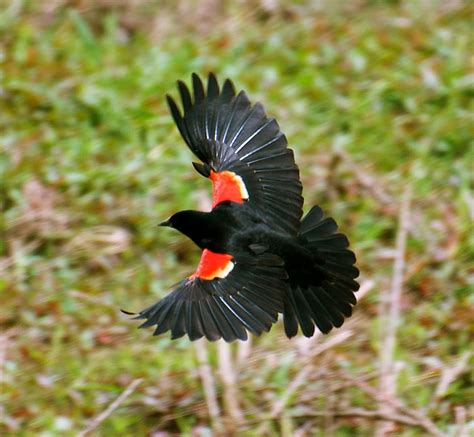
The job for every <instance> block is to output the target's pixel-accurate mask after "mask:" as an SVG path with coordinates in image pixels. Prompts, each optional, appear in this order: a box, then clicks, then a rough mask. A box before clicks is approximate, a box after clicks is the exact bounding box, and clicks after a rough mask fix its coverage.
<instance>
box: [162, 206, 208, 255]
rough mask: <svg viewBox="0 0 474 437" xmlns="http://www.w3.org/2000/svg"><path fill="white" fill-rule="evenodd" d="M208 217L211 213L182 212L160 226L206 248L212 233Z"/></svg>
mask: <svg viewBox="0 0 474 437" xmlns="http://www.w3.org/2000/svg"><path fill="white" fill-rule="evenodd" d="M208 215H209V213H206V212H200V211H180V212H177V213H176V214H173V215H172V216H171V217H170V218H169V219H168V220H165V221H164V222H161V223H160V226H167V227H170V228H174V229H176V230H178V231H179V232H181V233H183V234H184V235H186V236H187V237H189V238H190V239H191V240H193V241H194V242H195V243H196V244H197V245H198V246H199V247H201V248H204V247H205V246H206V241H208V238H209V235H208V234H209V231H210V222H209V217H208Z"/></svg>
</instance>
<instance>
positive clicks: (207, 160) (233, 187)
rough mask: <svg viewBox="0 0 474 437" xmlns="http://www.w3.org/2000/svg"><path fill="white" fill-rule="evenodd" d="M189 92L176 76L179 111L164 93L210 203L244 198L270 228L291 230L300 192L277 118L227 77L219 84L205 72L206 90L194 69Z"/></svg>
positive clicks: (298, 215) (297, 224) (293, 231)
mask: <svg viewBox="0 0 474 437" xmlns="http://www.w3.org/2000/svg"><path fill="white" fill-rule="evenodd" d="M192 82H193V96H192V95H191V92H190V91H189V90H188V88H187V87H186V85H185V84H184V83H183V82H181V81H178V88H179V92H180V95H181V101H182V106H183V113H181V111H180V109H179V108H178V105H177V104H176V103H175V101H174V100H173V99H172V98H171V97H170V96H167V99H168V104H169V107H170V110H171V114H172V115H173V118H174V121H175V122H176V125H177V126H178V129H179V131H180V133H181V135H182V137H183V138H184V140H185V141H186V143H187V144H188V146H189V148H190V149H191V150H192V151H193V153H194V154H195V155H196V156H197V157H198V158H199V159H201V161H202V162H203V163H204V164H195V167H196V169H197V170H198V171H199V172H200V173H201V174H203V175H204V176H206V177H209V178H210V179H211V180H212V182H213V196H212V197H213V202H212V203H213V206H215V205H217V204H218V203H219V202H222V201H225V200H231V201H234V202H240V203H241V202H244V201H248V202H249V205H250V206H251V207H252V208H253V209H254V210H255V211H257V213H258V214H259V216H260V217H262V219H263V220H264V221H265V222H266V223H267V224H268V225H270V226H271V227H272V228H273V229H274V230H277V231H280V232H284V233H288V234H290V235H295V236H296V234H297V233H298V230H299V227H300V219H301V215H302V205H303V197H302V196H301V191H302V186H301V182H300V180H299V170H298V167H297V166H296V164H295V160H294V157H293V151H292V150H291V149H289V148H288V147H287V146H288V143H287V141H286V138H285V135H284V134H283V133H282V132H281V131H280V129H279V127H278V123H277V122H276V121H275V120H274V119H273V118H268V117H267V115H266V114H265V110H264V109H263V106H262V105H261V104H259V103H257V104H255V105H253V106H252V105H251V104H250V102H249V99H248V98H247V95H246V94H245V92H243V91H241V92H240V93H238V94H237V95H236V93H235V90H234V86H233V84H232V82H231V81H230V80H229V79H227V80H226V81H225V82H224V85H223V87H222V90H220V88H219V85H218V83H217V80H216V77H215V76H214V75H213V74H212V73H211V74H210V75H209V77H208V82H207V91H205V89H204V86H203V83H202V81H201V79H200V78H199V77H198V76H197V75H196V74H193V76H192Z"/></svg>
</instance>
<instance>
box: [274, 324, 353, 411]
mask: <svg viewBox="0 0 474 437" xmlns="http://www.w3.org/2000/svg"><path fill="white" fill-rule="evenodd" d="M350 336H352V331H348V330H344V331H339V332H338V333H337V334H335V335H334V336H332V337H330V338H329V339H328V340H327V341H325V342H324V343H322V344H319V345H318V346H316V347H315V348H314V349H313V350H312V352H311V355H310V356H309V357H308V358H307V359H306V363H305V365H304V366H303V368H302V369H301V370H300V371H299V372H298V374H297V375H296V376H295V378H294V379H293V381H292V382H291V384H290V385H289V386H288V388H287V389H286V390H285V392H284V393H283V394H282V395H281V396H280V399H279V400H278V401H277V402H276V403H275V405H274V406H273V408H272V410H271V412H270V414H269V416H270V418H272V419H273V418H275V417H278V416H279V415H280V413H281V412H282V411H283V409H284V408H285V407H286V406H287V404H288V401H289V399H290V398H291V396H293V394H294V393H295V392H296V391H297V390H298V389H299V388H300V387H301V386H302V385H303V384H304V382H305V381H306V380H307V378H308V376H309V375H310V374H311V373H312V372H313V370H314V369H313V358H314V357H316V356H317V355H319V354H321V353H322V352H324V351H326V350H328V349H330V348H332V347H334V346H335V345H337V344H339V343H342V342H343V341H345V340H346V339H348V338H349V337H350Z"/></svg>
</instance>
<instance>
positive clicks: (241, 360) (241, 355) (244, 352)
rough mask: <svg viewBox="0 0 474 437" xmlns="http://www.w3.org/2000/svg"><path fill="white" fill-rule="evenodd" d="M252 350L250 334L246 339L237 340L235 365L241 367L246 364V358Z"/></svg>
mask: <svg viewBox="0 0 474 437" xmlns="http://www.w3.org/2000/svg"><path fill="white" fill-rule="evenodd" d="M251 352H252V336H249V338H248V340H247V341H239V343H238V344H237V366H238V367H239V368H241V367H242V366H245V365H246V362H247V359H248V358H249V356H250V353H251Z"/></svg>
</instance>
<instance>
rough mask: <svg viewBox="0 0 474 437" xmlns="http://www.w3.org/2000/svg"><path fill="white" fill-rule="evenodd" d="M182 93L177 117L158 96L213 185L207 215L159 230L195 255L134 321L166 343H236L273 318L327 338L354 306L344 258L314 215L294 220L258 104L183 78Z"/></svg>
mask: <svg viewBox="0 0 474 437" xmlns="http://www.w3.org/2000/svg"><path fill="white" fill-rule="evenodd" d="M192 89H193V92H192V93H191V92H190V91H189V89H188V88H187V86H186V85H185V84H184V83H183V82H181V81H179V82H178V90H179V94H180V97H181V104H182V105H181V106H182V112H181V110H180V109H179V106H178V104H176V102H175V101H174V100H173V98H171V97H170V96H167V100H168V105H169V107H170V110H171V114H172V116H173V119H174V121H175V123H176V125H177V127H178V129H179V131H180V133H181V135H182V137H183V139H184V140H185V142H186V143H187V145H188V146H189V148H190V149H191V150H192V151H193V153H194V154H195V155H196V156H197V157H198V158H199V159H200V160H201V161H202V164H201V163H194V166H195V168H196V170H197V171H198V172H199V173H200V174H201V175H203V176H204V177H209V178H210V179H211V180H212V181H213V183H214V185H213V209H212V210H211V211H210V212H207V213H205V212H198V211H182V212H179V213H176V214H174V215H173V216H172V217H171V218H170V219H169V220H167V221H166V222H164V223H163V225H166V226H170V227H173V228H175V229H177V230H179V231H181V232H182V233H184V234H185V235H187V236H188V237H189V238H191V239H192V240H193V241H194V242H195V243H196V244H197V245H198V246H199V247H200V248H201V249H203V255H202V258H201V262H200V264H199V266H198V269H197V270H196V272H195V273H194V274H193V275H191V276H189V277H188V278H186V279H184V280H183V281H181V282H180V283H179V284H178V285H177V286H176V287H175V288H174V290H173V291H172V292H171V293H170V294H168V295H167V296H166V297H165V298H163V299H161V300H160V301H158V302H157V303H155V304H154V305H152V306H150V307H149V308H147V309H145V310H143V311H141V312H140V313H139V314H138V316H137V317H136V318H139V319H145V322H144V323H143V324H142V325H141V326H142V327H148V326H155V331H154V334H162V333H164V332H166V331H171V336H172V338H178V337H181V336H183V335H186V334H187V335H188V336H189V338H190V339H191V340H195V339H198V338H201V337H206V338H207V339H209V340H217V339H219V338H223V339H224V340H225V341H233V340H236V339H240V340H246V339H247V335H248V334H247V332H251V333H253V334H255V335H260V334H261V333H262V332H263V331H268V330H269V329H270V328H271V326H272V324H274V323H275V322H276V321H277V318H278V314H279V313H282V314H283V320H284V328H285V333H286V335H287V336H288V337H292V336H294V335H296V334H297V332H298V327H300V328H301V330H302V332H303V334H304V335H305V336H308V337H310V336H312V335H313V334H314V331H315V326H316V327H317V328H318V329H319V330H320V331H322V332H324V333H327V332H329V331H330V330H331V329H332V328H333V327H339V326H341V325H342V323H343V322H344V318H345V317H349V316H350V315H351V314H352V307H353V305H355V304H356V298H355V296H354V291H356V290H357V289H358V287H359V285H358V283H357V281H356V280H355V279H356V278H357V276H358V274H359V272H358V269H357V268H356V267H355V266H354V264H355V261H356V259H355V256H354V253H353V252H352V251H351V250H349V249H348V245H349V242H348V239H347V238H346V237H345V236H344V235H343V234H339V233H337V225H336V223H335V221H334V220H333V219H332V218H327V217H325V216H324V213H323V211H322V209H321V208H320V207H313V208H312V209H311V210H310V211H309V212H308V214H307V215H306V216H305V217H304V218H303V220H301V216H302V206H303V197H302V196H301V192H302V186H301V182H300V180H299V170H298V167H297V166H296V164H295V162H294V157H293V152H292V150H291V149H289V148H288V147H287V140H286V137H285V136H284V134H283V133H282V132H281V131H280V129H279V127H278V124H277V122H276V121H275V120H274V119H272V118H268V117H267V115H266V114H265V111H264V109H263V107H262V105H260V104H259V103H257V104H255V105H253V106H252V105H251V104H250V101H249V99H248V98H247V96H246V94H245V93H244V92H243V91H241V92H240V93H238V94H236V92H235V89H234V86H233V84H232V82H231V81H230V80H228V79H227V80H226V81H225V82H224V84H223V86H222V89H221V88H220V87H219V84H218V82H217V79H216V77H215V76H214V75H213V74H210V75H209V77H208V81H207V89H205V87H204V85H203V83H202V81H201V79H200V78H199V77H198V76H197V75H196V74H193V76H192Z"/></svg>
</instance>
